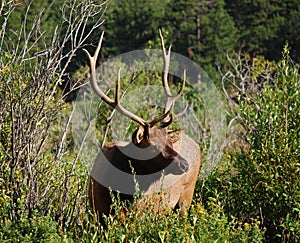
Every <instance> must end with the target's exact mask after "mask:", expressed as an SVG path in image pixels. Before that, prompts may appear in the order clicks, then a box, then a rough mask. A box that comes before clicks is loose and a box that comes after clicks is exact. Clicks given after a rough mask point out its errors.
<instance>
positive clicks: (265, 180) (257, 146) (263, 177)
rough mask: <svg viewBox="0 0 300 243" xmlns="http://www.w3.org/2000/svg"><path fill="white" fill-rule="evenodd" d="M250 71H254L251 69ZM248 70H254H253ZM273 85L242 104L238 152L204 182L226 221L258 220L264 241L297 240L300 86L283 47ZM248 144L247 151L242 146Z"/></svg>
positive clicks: (299, 224) (299, 217) (299, 223)
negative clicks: (241, 142) (223, 206)
mask: <svg viewBox="0 0 300 243" xmlns="http://www.w3.org/2000/svg"><path fill="white" fill-rule="evenodd" d="M253 69H256V70H257V68H256V67H254V68H253ZM253 69H252V70H253ZM273 78H274V79H273V82H272V83H271V84H266V85H265V87H264V88H262V90H261V91H260V92H259V93H256V94H254V95H252V96H247V97H246V98H245V99H244V100H243V101H242V102H241V104H240V113H239V116H240V119H239V123H240V124H241V125H242V126H243V127H244V128H246V139H245V141H244V146H243V148H242V149H241V152H239V153H236V154H233V153H232V154H228V155H227V157H226V158H225V161H226V162H225V163H224V165H223V167H222V168H219V169H218V170H216V171H215V172H214V174H212V176H211V177H210V179H209V180H208V181H207V183H206V190H205V195H206V196H207V195H211V194H212V191H213V190H217V191H218V192H219V193H220V194H221V196H220V197H221V198H222V199H223V200H224V203H226V212H227V213H228V215H229V216H234V217H236V218H238V220H239V221H241V222H249V219H251V218H255V219H259V220H260V222H261V226H262V227H265V228H266V240H267V241H268V242H275V241H278V242H281V241H289V242H297V241H299V240H300V238H299V235H300V163H299V162H300V151H299V150H300V128H299V124H300V123H299V121H300V109H299V107H300V93H299V92H300V81H299V79H300V78H299V69H298V66H297V65H295V64H293V63H292V62H291V60H290V58H289V51H288V48H287V47H286V48H285V49H284V52H283V59H282V60H281V61H280V62H279V63H278V64H277V71H276V73H275V75H274V76H273ZM245 145H246V146H245Z"/></svg>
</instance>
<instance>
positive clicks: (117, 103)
mask: <svg viewBox="0 0 300 243" xmlns="http://www.w3.org/2000/svg"><path fill="white" fill-rule="evenodd" d="M103 36H104V32H102V34H101V37H100V40H99V43H98V46H97V49H96V51H95V54H94V55H93V56H91V54H90V53H89V52H88V51H87V50H86V49H83V51H84V52H85V54H86V55H87V57H88V59H89V61H90V69H91V77H90V83H91V86H92V89H93V90H94V91H95V93H96V94H97V95H98V96H99V97H100V98H101V99H102V100H103V101H104V102H105V103H107V104H108V105H110V106H112V107H113V108H115V109H116V110H117V111H119V112H120V113H121V114H123V115H124V116H126V117H128V118H130V119H132V120H133V121H135V122H137V123H139V124H140V125H142V126H146V125H147V126H148V122H146V121H145V120H144V119H143V118H141V117H139V116H137V115H135V114H133V113H131V112H130V111H128V110H126V109H125V108H124V107H123V106H121V104H120V79H121V69H119V72H118V80H117V84H116V97H115V101H113V100H112V99H111V98H109V97H108V96H107V95H106V94H105V93H104V92H103V91H102V90H101V89H100V88H99V86H98V84H97V78H96V61H97V59H98V55H99V52H100V49H101V45H102V40H103Z"/></svg>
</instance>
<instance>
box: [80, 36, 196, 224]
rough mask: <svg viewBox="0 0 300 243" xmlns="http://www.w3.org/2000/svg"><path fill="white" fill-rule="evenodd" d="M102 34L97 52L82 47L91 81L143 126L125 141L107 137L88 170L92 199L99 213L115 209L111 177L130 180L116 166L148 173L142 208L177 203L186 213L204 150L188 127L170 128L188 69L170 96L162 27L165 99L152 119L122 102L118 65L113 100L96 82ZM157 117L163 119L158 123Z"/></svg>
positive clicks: (124, 196)
mask: <svg viewBox="0 0 300 243" xmlns="http://www.w3.org/2000/svg"><path fill="white" fill-rule="evenodd" d="M103 35H104V33H102V35H101V37H100V40H99V44H98V46H97V48H96V51H95V53H94V55H93V56H91V55H90V53H89V52H88V51H87V50H85V49H84V52H85V53H86V55H87V57H88V59H89V64H90V71H91V74H90V84H91V87H92V89H93V91H94V92H95V93H96V94H97V95H98V96H99V97H100V98H101V99H102V100H103V101H104V102H105V103H107V104H108V105H109V106H112V107H113V108H114V109H116V110H117V111H118V112H120V113H121V114H122V115H124V116H126V117H128V118H130V119H131V120H133V121H134V122H136V123H138V124H139V127H138V128H137V129H136V130H135V131H134V132H133V134H132V141H131V142H130V143H128V142H123V141H119V142H107V143H106V144H105V145H104V146H103V148H102V150H101V152H100V153H99V154H98V156H97V159H96V160H95V163H94V166H93V168H92V172H91V174H90V183H89V200H90V202H91V205H92V206H93V208H94V210H95V211H96V212H97V214H98V216H99V217H100V218H101V216H102V215H103V214H104V215H109V214H112V213H113V212H112V209H111V205H112V198H111V192H112V191H118V188H115V189H114V188H109V187H110V186H109V185H107V182H112V184H114V182H115V181H114V180H120V183H119V184H120V185H121V186H122V185H123V184H125V185H126V186H127V189H128V185H129V184H130V183H129V182H128V179H126V178H127V177H126V176H125V177H124V178H125V179H122V178H121V177H119V176H115V175H114V173H113V172H112V168H115V169H116V168H117V170H120V171H122V172H123V173H125V174H126V175H132V174H133V173H134V174H135V175H136V176H137V177H139V176H140V177H143V178H146V179H145V180H144V181H143V183H142V185H140V186H142V188H140V190H141V193H142V194H143V196H144V199H145V200H143V201H141V203H137V205H138V207H139V209H143V208H145V207H148V206H149V205H151V206H152V207H153V209H154V210H155V211H160V209H162V208H170V209H172V208H178V209H179V211H180V214H181V215H184V214H185V213H186V211H187V209H188V208H189V206H190V204H191V202H192V199H193V194H194V189H195V185H196V181H197V178H198V174H199V168H200V160H201V158H200V155H201V154H200V149H199V146H198V145H197V144H196V142H194V141H193V140H192V139H191V138H190V137H189V136H187V135H186V134H185V133H184V131H182V130H176V131H173V130H169V129H168V126H169V125H170V124H171V123H172V121H173V115H172V114H171V111H172V108H173V106H174V103H175V102H176V100H177V99H178V98H179V97H180V96H181V95H182V93H183V90H184V86H185V79H186V78H185V72H184V78H183V81H182V85H181V87H180V90H179V92H178V93H177V94H176V95H173V96H172V94H171V91H170V88H169V85H168V71H169V63H170V53H171V47H170V48H169V50H168V52H166V49H165V46H164V40H163V37H162V34H161V32H160V38H161V46H162V52H163V59H164V69H163V76H162V85H163V88H164V91H165V95H166V97H167V99H166V104H165V107H164V114H163V115H162V116H160V117H158V118H156V119H154V120H153V121H150V122H148V121H146V120H144V119H143V118H142V117H140V116H138V115H136V114H134V113H132V112H130V111H128V110H127V109H126V108H124V107H123V106H122V105H121V104H120V94H119V93H120V70H119V73H118V78H117V82H116V94H115V98H114V100H113V99H111V98H110V97H108V96H107V95H106V94H105V93H104V92H103V91H102V90H101V89H100V88H99V86H98V85H97V79H96V61H97V58H98V54H99V51H100V49H101V44H102V39H103ZM158 123H159V125H156V124H158ZM131 155H134V156H131ZM107 162H108V163H107ZM122 180H123V181H122ZM103 181H106V183H102V182H103ZM128 183H129V184H128ZM108 184H109V183H108ZM127 184H128V185H127ZM162 184H163V186H162ZM130 186H131V187H133V190H134V188H135V185H134V183H133V184H130ZM119 191H121V190H119ZM119 197H120V200H122V201H133V194H131V193H128V194H127V193H123V192H122V191H121V192H120V194H119Z"/></svg>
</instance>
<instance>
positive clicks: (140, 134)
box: [132, 126, 145, 145]
mask: <svg viewBox="0 0 300 243" xmlns="http://www.w3.org/2000/svg"><path fill="white" fill-rule="evenodd" d="M144 131H145V129H144V127H143V126H139V128H138V129H136V130H135V131H134V133H133V134H132V142H133V143H134V144H135V145H138V144H140V143H141V142H142V141H143V139H144Z"/></svg>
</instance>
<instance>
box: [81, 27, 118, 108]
mask: <svg viewBox="0 0 300 243" xmlns="http://www.w3.org/2000/svg"><path fill="white" fill-rule="evenodd" d="M103 36H104V31H103V32H102V34H101V37H100V40H99V43H98V46H97V49H96V51H95V54H94V56H91V54H90V53H89V52H88V51H87V50H86V49H83V51H84V52H85V54H86V55H87V57H88V59H89V61H90V69H91V77H90V83H91V86H92V89H93V90H94V91H95V93H96V94H97V95H98V96H99V97H100V98H101V99H102V100H103V101H104V102H105V103H107V104H108V105H110V106H113V107H115V103H114V101H113V100H112V99H111V98H109V97H108V96H107V95H106V94H105V93H104V92H103V91H102V90H101V89H100V88H99V86H98V85H97V77H96V62H97V59H98V55H99V52H100V49H101V46H102V41H103Z"/></svg>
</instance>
